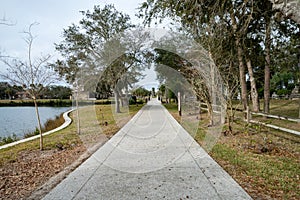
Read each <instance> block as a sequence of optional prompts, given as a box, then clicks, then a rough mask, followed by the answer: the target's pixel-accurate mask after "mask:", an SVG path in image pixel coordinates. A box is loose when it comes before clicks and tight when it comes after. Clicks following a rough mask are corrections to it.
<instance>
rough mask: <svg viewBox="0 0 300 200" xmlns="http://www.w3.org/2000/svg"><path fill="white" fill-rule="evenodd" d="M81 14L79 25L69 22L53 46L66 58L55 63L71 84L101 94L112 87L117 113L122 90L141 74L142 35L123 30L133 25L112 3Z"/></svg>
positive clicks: (126, 88)
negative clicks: (60, 40) (59, 40)
mask: <svg viewBox="0 0 300 200" xmlns="http://www.w3.org/2000/svg"><path fill="white" fill-rule="evenodd" d="M81 13H82V14H83V16H84V17H83V19H82V20H80V22H79V25H75V24H72V25H71V26H69V27H68V28H67V29H65V30H64V33H63V37H64V40H63V41H62V42H61V43H60V44H57V45H56V49H57V50H58V51H59V52H60V53H61V54H62V56H64V57H65V60H58V61H57V62H56V63H55V64H54V66H55V68H56V70H57V71H58V72H59V73H60V75H61V76H64V77H65V78H66V79H67V80H68V81H69V82H70V83H73V84H74V83H78V84H79V85H82V86H83V85H84V88H86V89H89V90H93V91H97V92H98V94H99V95H101V96H103V95H108V94H110V93H111V92H110V90H112V91H113V93H114V96H115V98H116V112H120V108H119V99H120V98H121V96H122V95H121V94H120V93H121V91H122V89H125V90H126V91H128V87H130V85H132V84H133V83H135V82H137V81H138V77H140V76H141V73H140V72H139V69H141V67H142V65H141V64H138V63H141V62H142V61H141V54H142V52H141V51H140V50H139V49H140V48H141V46H140V45H141V43H142V40H143V37H142V36H141V35H135V33H132V34H130V33H128V32H126V30H129V29H130V28H133V27H134V25H132V24H131V23H130V18H129V16H128V15H126V14H123V13H122V12H119V11H117V10H116V9H115V8H114V6H113V5H105V6H104V8H100V6H95V7H94V10H93V11H92V12H91V11H82V12H81ZM136 34H138V31H137V32H136ZM124 38H126V39H124ZM137 39H139V40H140V41H137ZM102 89H104V91H101V90H102Z"/></svg>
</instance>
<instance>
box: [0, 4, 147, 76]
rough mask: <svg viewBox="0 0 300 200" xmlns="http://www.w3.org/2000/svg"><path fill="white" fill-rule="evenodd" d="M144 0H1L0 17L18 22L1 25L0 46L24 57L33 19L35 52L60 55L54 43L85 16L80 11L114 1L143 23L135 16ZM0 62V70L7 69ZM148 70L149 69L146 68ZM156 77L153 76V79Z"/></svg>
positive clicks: (117, 5)
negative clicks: (27, 34)
mask: <svg viewBox="0 0 300 200" xmlns="http://www.w3.org/2000/svg"><path fill="white" fill-rule="evenodd" d="M142 2H143V0H0V18H1V19H2V18H5V19H7V20H9V21H11V22H13V23H15V25H13V26H5V25H0V29H1V31H0V49H1V51H2V52H5V54H7V55H10V56H16V57H24V55H26V48H27V46H26V44H25V42H24V40H23V38H22V37H23V36H24V34H22V32H23V31H24V30H28V26H29V25H30V24H31V23H33V22H38V23H39V25H37V26H34V27H33V29H32V32H33V34H34V35H36V36H37V38H36V39H35V40H34V44H33V55H34V56H38V55H40V54H41V53H42V54H51V55H53V56H54V57H55V56H57V55H58V53H57V52H55V49H54V43H59V42H60V41H61V40H62V38H61V35H62V31H63V29H64V28H66V27H68V26H69V25H71V24H72V23H75V24H76V23H78V22H79V20H80V19H82V15H81V14H80V13H79V11H86V10H93V7H94V5H100V6H101V7H103V6H104V5H105V4H114V5H115V7H116V9H117V10H119V11H122V12H125V13H127V14H129V15H130V17H131V19H132V22H134V23H137V22H138V23H141V21H140V20H138V19H137V18H136V17H135V13H136V12H137V10H136V8H137V7H138V6H139V4H140V3H142ZM4 69H5V68H4V67H3V65H0V70H4ZM147 73H148V72H147ZM152 81H153V80H152Z"/></svg>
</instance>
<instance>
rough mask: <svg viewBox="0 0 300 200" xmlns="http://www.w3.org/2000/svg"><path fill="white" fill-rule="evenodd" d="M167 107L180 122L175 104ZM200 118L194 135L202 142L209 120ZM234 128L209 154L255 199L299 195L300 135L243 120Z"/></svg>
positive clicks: (290, 197)
mask: <svg viewBox="0 0 300 200" xmlns="http://www.w3.org/2000/svg"><path fill="white" fill-rule="evenodd" d="M166 107H167V108H168V110H169V111H170V113H171V114H172V115H173V116H174V117H175V119H177V121H179V122H180V117H179V116H178V113H177V110H176V105H175V106H172V105H166ZM202 118H203V119H202V120H201V121H200V125H199V129H198V132H197V134H196V135H195V137H194V138H195V140H196V141H197V142H198V143H200V144H201V145H202V146H203V145H205V144H204V142H205V137H206V135H207V134H206V131H207V124H208V123H207V119H206V116H205V115H202ZM187 130H188V129H187ZM233 131H234V132H233V134H231V135H228V136H224V135H222V136H221V137H220V138H219V139H218V141H217V143H216V144H215V145H214V146H213V148H212V149H211V151H209V153H210V155H211V156H212V157H213V158H214V159H215V160H216V161H217V162H218V163H219V164H220V165H221V166H222V167H223V168H224V169H225V170H226V171H227V172H228V173H229V174H230V175H231V176H232V177H233V178H234V179H235V180H236V181H237V182H238V183H239V184H240V185H241V186H242V187H243V188H244V189H245V190H246V191H247V192H248V193H249V194H250V195H251V196H252V198H254V199H299V197H300V164H299V163H300V145H299V144H300V137H298V136H293V135H289V134H286V133H283V132H280V131H275V130H273V129H270V128H265V127H263V126H259V125H247V124H245V123H244V122H242V121H236V122H235V123H234V124H233Z"/></svg>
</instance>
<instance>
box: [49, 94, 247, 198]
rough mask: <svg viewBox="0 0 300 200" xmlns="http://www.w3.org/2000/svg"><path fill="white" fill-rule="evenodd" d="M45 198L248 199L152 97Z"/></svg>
mask: <svg viewBox="0 0 300 200" xmlns="http://www.w3.org/2000/svg"><path fill="white" fill-rule="evenodd" d="M44 199H46V200H48V199H105V200H106V199H116V200H119V199H122V200H124V199H178V200H179V199H251V197H250V196H249V195H248V194H247V193H246V192H245V191H244V190H243V189H242V188H241V187H240V186H239V185H238V184H237V183H236V182H235V181H234V180H233V179H232V178H231V177H230V176H229V175H228V174H227V173H226V172H225V171H224V170H223V169H222V168H221V167H220V166H219V165H218V164H217V163H216V162H215V161H214V160H213V159H212V158H211V157H210V156H209V155H208V154H207V153H206V152H205V151H204V150H203V149H202V148H201V147H200V146H199V145H198V144H197V143H196V142H195V141H194V139H193V138H192V137H191V136H190V135H189V134H188V133H187V132H186V131H185V130H184V129H183V128H182V127H181V126H180V125H179V124H178V123H177V122H176V120H175V119H174V118H173V117H172V116H171V115H170V114H169V113H168V111H167V110H166V109H165V108H164V107H163V106H162V105H161V104H160V102H159V101H157V100H156V99H153V100H151V101H149V102H148V104H147V105H146V106H144V107H143V108H142V109H141V110H140V111H139V112H138V113H137V114H136V115H135V116H134V117H133V118H132V119H131V120H130V121H129V122H128V123H127V124H126V125H125V126H124V127H123V128H122V129H121V130H120V131H119V132H118V133H117V134H116V135H115V136H114V137H112V138H111V139H110V140H109V141H108V142H107V143H106V144H105V145H103V146H102V147H101V148H100V149H99V150H98V151H96V152H95V153H94V154H93V155H92V156H91V157H90V158H89V159H88V160H86V161H85V162H84V163H83V164H81V165H80V166H79V167H78V168H77V169H76V170H75V171H73V172H72V173H71V174H70V175H69V176H68V177H67V178H66V179H64V180H63V181H62V182H61V183H60V184H59V185H57V186H56V187H55V188H54V189H53V190H52V191H51V192H50V193H49V194H48V195H46V196H45V197H44Z"/></svg>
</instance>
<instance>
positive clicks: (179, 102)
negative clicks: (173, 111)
mask: <svg viewBox="0 0 300 200" xmlns="http://www.w3.org/2000/svg"><path fill="white" fill-rule="evenodd" d="M177 98H178V113H179V116H181V97H180V92H178V96H177Z"/></svg>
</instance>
